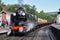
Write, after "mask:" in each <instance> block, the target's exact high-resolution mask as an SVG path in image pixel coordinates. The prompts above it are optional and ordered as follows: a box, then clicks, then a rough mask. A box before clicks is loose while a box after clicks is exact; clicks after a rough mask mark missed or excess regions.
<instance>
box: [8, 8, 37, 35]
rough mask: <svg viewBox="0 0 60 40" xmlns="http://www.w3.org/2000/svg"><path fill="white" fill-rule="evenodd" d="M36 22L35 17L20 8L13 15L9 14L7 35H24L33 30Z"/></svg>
mask: <svg viewBox="0 0 60 40" xmlns="http://www.w3.org/2000/svg"><path fill="white" fill-rule="evenodd" d="M36 22H37V16H35V15H32V14H29V13H27V12H26V10H25V9H24V8H21V7H20V8H19V9H17V10H16V11H15V13H13V14H11V27H10V29H9V31H8V32H7V35H11V34H15V33H26V32H28V31H30V30H32V29H33V28H35V26H36V25H37V24H36Z"/></svg>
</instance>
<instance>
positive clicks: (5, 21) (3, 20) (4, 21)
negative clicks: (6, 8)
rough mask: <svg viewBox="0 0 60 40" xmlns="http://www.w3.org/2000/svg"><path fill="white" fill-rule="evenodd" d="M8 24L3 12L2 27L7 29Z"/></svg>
mask: <svg viewBox="0 0 60 40" xmlns="http://www.w3.org/2000/svg"><path fill="white" fill-rule="evenodd" d="M6 24H7V19H6V13H5V12H2V26H3V27H5V25H6Z"/></svg>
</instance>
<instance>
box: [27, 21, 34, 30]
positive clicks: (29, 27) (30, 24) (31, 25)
mask: <svg viewBox="0 0 60 40" xmlns="http://www.w3.org/2000/svg"><path fill="white" fill-rule="evenodd" d="M27 25H28V29H27V31H30V30H31V29H33V28H34V26H35V24H34V23H33V22H30V23H28V24H27Z"/></svg>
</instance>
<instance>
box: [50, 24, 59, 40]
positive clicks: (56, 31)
mask: <svg viewBox="0 0 60 40" xmlns="http://www.w3.org/2000/svg"><path fill="white" fill-rule="evenodd" d="M50 30H51V32H52V33H53V34H54V36H55V37H56V39H57V40H60V24H52V25H51V26H50Z"/></svg>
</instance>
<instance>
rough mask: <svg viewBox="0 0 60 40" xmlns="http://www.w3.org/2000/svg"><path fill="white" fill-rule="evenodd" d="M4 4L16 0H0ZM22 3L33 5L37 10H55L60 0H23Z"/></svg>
mask: <svg viewBox="0 0 60 40" xmlns="http://www.w3.org/2000/svg"><path fill="white" fill-rule="evenodd" d="M2 2H4V3H5V4H18V3H19V2H18V0H2ZM23 3H24V4H29V5H31V6H32V5H35V6H36V9H37V11H38V12H40V11H41V10H43V11H44V12H55V11H58V9H59V8H60V5H59V4H60V0H23Z"/></svg>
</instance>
